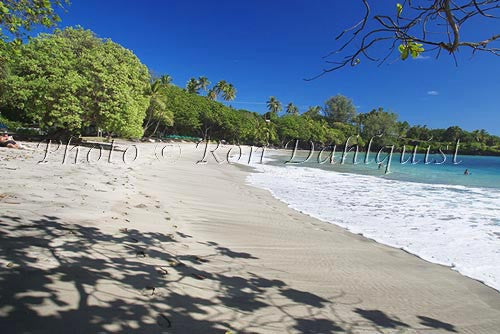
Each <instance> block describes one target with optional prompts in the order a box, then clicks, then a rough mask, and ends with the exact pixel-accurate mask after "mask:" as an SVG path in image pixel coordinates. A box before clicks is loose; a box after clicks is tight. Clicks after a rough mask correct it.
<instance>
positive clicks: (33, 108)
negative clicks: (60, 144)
mask: <svg viewBox="0 0 500 334" xmlns="http://www.w3.org/2000/svg"><path fill="white" fill-rule="evenodd" d="M11 57H12V62H10V65H9V72H10V73H9V75H8V76H7V77H6V78H5V79H4V80H3V81H2V85H1V86H2V87H3V90H2V96H1V102H2V105H3V109H7V110H15V111H16V113H17V114H19V115H20V117H24V118H26V119H28V120H29V121H30V122H34V123H36V124H37V125H38V126H39V127H40V128H42V129H45V130H49V131H51V132H63V133H78V132H80V131H81V130H82V129H83V128H85V127H88V126H94V127H97V128H100V129H102V130H103V131H105V132H108V133H114V134H117V135H120V136H124V137H140V136H142V133H143V128H142V124H143V120H144V117H145V113H146V109H147V108H148V105H149V102H150V99H149V96H148V95H147V94H146V92H147V90H148V87H149V82H150V80H149V74H148V70H147V68H146V66H144V65H143V64H141V62H140V61H139V59H137V57H136V56H135V55H134V54H133V53H132V52H131V51H129V50H127V49H125V48H123V47H122V46H120V45H118V44H116V43H113V42H112V41H110V40H103V39H100V38H98V37H97V36H95V34H94V33H93V32H91V31H90V30H84V29H82V28H66V29H64V30H56V31H55V33H54V34H41V35H39V36H38V37H36V38H33V39H31V40H30V41H29V42H28V43H27V44H25V45H23V46H21V47H20V49H19V53H15V54H12V56H11Z"/></svg>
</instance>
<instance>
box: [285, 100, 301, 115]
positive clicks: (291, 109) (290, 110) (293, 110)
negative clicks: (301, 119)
mask: <svg viewBox="0 0 500 334" xmlns="http://www.w3.org/2000/svg"><path fill="white" fill-rule="evenodd" d="M286 113H287V114H290V115H298V114H299V108H297V106H296V105H294V104H293V103H292V102H290V103H288V104H287V105H286Z"/></svg>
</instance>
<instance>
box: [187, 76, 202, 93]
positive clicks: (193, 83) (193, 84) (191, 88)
mask: <svg viewBox="0 0 500 334" xmlns="http://www.w3.org/2000/svg"><path fill="white" fill-rule="evenodd" d="M186 91H187V92H188V93H189V94H198V92H199V91H200V84H199V82H198V80H196V79H195V78H191V79H189V81H188V82H187V84H186Z"/></svg>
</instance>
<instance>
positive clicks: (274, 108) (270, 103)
mask: <svg viewBox="0 0 500 334" xmlns="http://www.w3.org/2000/svg"><path fill="white" fill-rule="evenodd" d="M266 104H267V109H268V110H269V112H271V113H272V114H275V115H276V114H278V113H279V112H280V111H281V110H282V107H281V102H280V101H278V99H276V98H275V97H274V96H271V97H269V100H267V102H266Z"/></svg>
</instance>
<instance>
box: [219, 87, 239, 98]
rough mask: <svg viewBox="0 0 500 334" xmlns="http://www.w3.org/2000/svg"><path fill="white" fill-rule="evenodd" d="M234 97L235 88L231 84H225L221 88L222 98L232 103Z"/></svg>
mask: <svg viewBox="0 0 500 334" xmlns="http://www.w3.org/2000/svg"><path fill="white" fill-rule="evenodd" d="M235 97H236V88H234V86H233V84H226V85H225V86H224V87H223V88H222V98H223V99H224V100H226V101H232V100H234V98H235Z"/></svg>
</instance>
